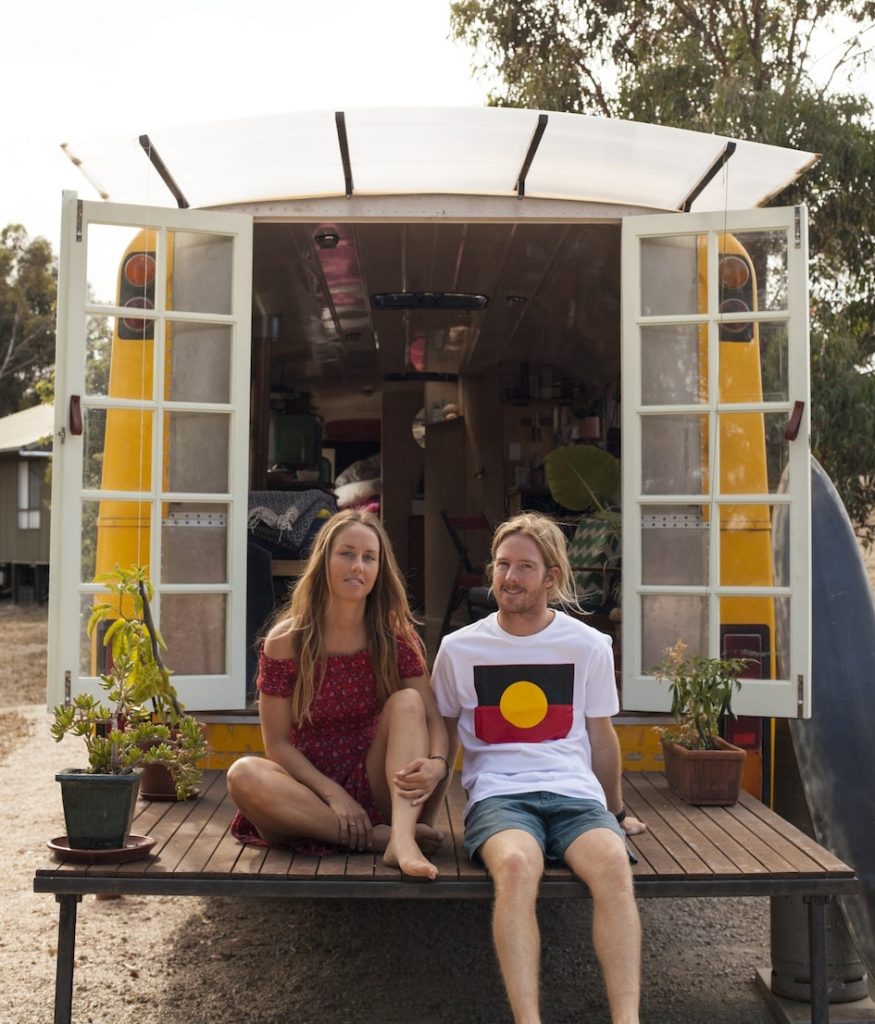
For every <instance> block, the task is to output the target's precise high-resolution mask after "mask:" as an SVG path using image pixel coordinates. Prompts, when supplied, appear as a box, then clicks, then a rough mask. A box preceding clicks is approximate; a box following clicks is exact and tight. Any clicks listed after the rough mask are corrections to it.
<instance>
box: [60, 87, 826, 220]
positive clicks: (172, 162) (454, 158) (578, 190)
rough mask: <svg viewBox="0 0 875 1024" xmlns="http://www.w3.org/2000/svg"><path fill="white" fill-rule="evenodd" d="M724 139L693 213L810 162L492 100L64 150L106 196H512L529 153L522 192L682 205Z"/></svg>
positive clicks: (226, 125)
mask: <svg viewBox="0 0 875 1024" xmlns="http://www.w3.org/2000/svg"><path fill="white" fill-rule="evenodd" d="M545 118H546V122H545V121H544V119H545ZM538 133H541V134H538ZM536 136H537V138H536ZM535 142H536V143H537V145H536V146H534V152H533V144H534V143H535ZM727 146H728V147H729V148H730V149H732V155H731V156H730V157H729V159H728V162H727V163H726V164H725V166H724V167H722V169H721V170H719V171H718V173H716V175H715V176H714V177H713V178H712V179H711V180H710V181H709V182H708V183H707V184H705V185H704V187H703V188H702V190H701V192H700V193H699V194H698V195H696V196H695V198H694V199H693V200H692V202H691V206H690V209H692V210H693V211H695V212H701V211H707V210H724V209H749V208H751V207H754V206H761V205H764V204H765V203H766V202H768V200H769V199H770V198H771V197H772V196H774V195H775V194H776V193H778V192H780V191H781V190H782V189H783V188H785V187H786V186H787V185H789V184H790V183H791V182H793V181H794V180H795V179H796V178H798V177H799V176H800V175H801V174H802V173H804V172H805V171H806V170H807V169H808V168H809V167H810V166H811V165H812V164H813V163H814V162H815V161H816V160H817V155H816V154H814V153H807V152H800V151H796V150H792V149H784V148H782V147H779V146H766V145H762V144H760V143H755V142H747V141H745V140H743V139H730V138H728V137H727V136H723V135H709V134H705V133H701V132H691V131H686V130H683V129H680V128H667V127H662V126H658V125H651V124H642V123H638V122H635V121H615V120H609V119H606V118H598V117H590V116H587V115H582V114H565V113H549V112H544V111H537V110H519V109H510V108H493V107H487V108H482V109H477V108H471V109H454V108H438V109H406V108H403V109H385V110H384V109H379V110H349V111H346V112H344V113H343V114H342V115H338V114H336V113H335V112H333V111H322V112H299V113H288V114H279V115H268V116H262V117H253V118H249V119H245V120H231V121H222V122H217V123H213V124H206V125H196V126H188V127H175V128H168V129H160V128H157V129H155V130H150V131H149V133H148V135H144V136H140V137H137V136H130V137H127V138H115V139H104V140H94V141H91V142H88V141H82V142H79V141H75V140H74V141H71V142H70V143H65V144H64V147H63V148H64V150H65V152H66V153H67V155H68V156H69V157H70V159H71V160H72V161H73V162H74V163H75V164H76V165H77V166H78V167H79V168H80V170H81V171H82V173H83V174H84V175H85V176H86V178H87V179H88V181H89V182H90V183H91V184H92V186H93V187H94V188H95V189H96V190H97V192H98V194H99V195H100V196H101V197H102V198H103V199H107V200H110V201H113V202H123V203H137V204H145V205H152V206H174V205H177V204H178V205H185V204H187V205H189V206H192V207H211V208H212V207H221V206H229V205H235V204H240V203H256V202H267V201H281V200H287V199H303V198H313V197H318V196H342V195H345V194H348V193H350V191H351V193H352V194H353V195H399V194H408V195H410V194H466V195H493V196H503V195H506V196H514V195H517V194H519V191H520V190H519V185H520V177H521V172H522V170H523V168H524V167H526V166H527V163H528V167H527V170H526V172H525V175H524V179H525V180H524V192H525V195H527V196H533V197H539V198H547V199H563V200H580V201H590V202H602V203H611V204H618V205H632V206H644V207H648V208H652V209H656V210H677V209H681V208H683V206H684V202H685V201H686V200H688V199H689V198H690V196H691V195H692V194H693V193H695V191H696V189H697V187H699V186H701V185H702V183H703V181H705V179H707V176H708V173H709V171H712V170H713V169H714V168H715V166H720V161H721V159H722V158H723V155H724V154H725V153H726V151H727ZM149 147H151V155H152V157H153V158H154V157H156V156H157V157H158V158H160V160H159V163H161V164H163V166H164V168H165V169H166V174H165V175H164V177H163V178H162V176H161V174H160V173H159V170H158V169H157V168H156V164H155V162H154V160H153V161H152V162H150V158H149V156H147V152H146V149H147V148H149ZM345 158H346V159H345ZM529 158H530V159H529ZM169 181H172V182H173V183H174V186H175V189H176V190H177V191H176V196H174V193H173V191H172V188H171V186H170V185H169V184H168V182H169Z"/></svg>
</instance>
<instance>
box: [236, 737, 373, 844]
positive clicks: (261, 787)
mask: <svg viewBox="0 0 875 1024" xmlns="http://www.w3.org/2000/svg"><path fill="white" fill-rule="evenodd" d="M228 792H229V793H230V795H231V799H232V800H233V801H234V803H235V804H236V805H237V806H238V807H239V808H240V810H241V811H242V812H243V814H244V815H246V817H247V818H248V819H249V820H250V821H251V822H252V824H253V825H254V826H255V827H256V829H257V830H258V834H259V835H260V836H261V838H262V839H264V840H266V841H267V842H269V843H271V842H273V843H276V842H284V841H286V840H288V839H301V838H307V839H316V840H319V841H320V842H325V843H342V842H343V840H342V838H341V836H340V830H339V828H338V823H337V815H336V814H335V813H334V811H332V810H331V808H330V807H329V806H328V804H326V803H325V802H324V801H322V800H320V799H319V797H318V796H316V794H315V793H314V792H313V790H312V789H308V788H307V787H306V786H302V785H301V783H300V782H297V781H296V780H295V779H293V778H292V777H291V775H289V773H288V772H287V771H286V770H285V769H284V768H281V767H280V766H279V765H278V764H276V763H275V762H274V761H268V760H267V759H266V758H263V757H243V758H241V759H240V760H239V761H235V762H234V764H232V765H231V767H230V768H229V769H228ZM383 838H384V840H385V841H388V839H387V837H383ZM375 841H376V837H375ZM375 848H381V847H375Z"/></svg>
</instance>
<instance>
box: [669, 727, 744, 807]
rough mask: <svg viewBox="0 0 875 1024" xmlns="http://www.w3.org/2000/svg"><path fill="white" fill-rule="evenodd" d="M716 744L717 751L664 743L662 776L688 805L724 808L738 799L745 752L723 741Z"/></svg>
mask: <svg viewBox="0 0 875 1024" xmlns="http://www.w3.org/2000/svg"><path fill="white" fill-rule="evenodd" d="M717 744H718V748H719V749H717V750H687V748H686V747H682V746H680V745H679V744H677V743H668V742H666V741H665V740H663V743H662V752H663V757H664V759H665V777H666V779H667V780H668V784H669V786H670V787H671V789H672V790H673V791H674V792H675V793H677V795H678V796H679V797H680V798H681V799H682V800H686V802H687V803H688V804H693V805H695V806H697V807H705V806H707V807H727V806H729V805H730V804H734V803H735V802H736V801H737V800H738V795H739V793H740V792H741V773H742V769H743V768H744V759H745V756H746V752H745V751H744V750H742V748H741V747H736V746H734V744H732V743H727V742H726V740H723V739H719V738H718V740H717Z"/></svg>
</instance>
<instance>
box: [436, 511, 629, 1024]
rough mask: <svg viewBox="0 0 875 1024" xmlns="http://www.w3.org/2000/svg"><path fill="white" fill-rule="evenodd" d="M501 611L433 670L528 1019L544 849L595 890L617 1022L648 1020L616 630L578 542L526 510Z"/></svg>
mask: <svg viewBox="0 0 875 1024" xmlns="http://www.w3.org/2000/svg"><path fill="white" fill-rule="evenodd" d="M490 572H491V582H492V589H493V592H494V594H495V598H496V601H497V602H498V612H497V613H494V614H492V615H490V616H489V617H488V618H486V619H483V620H481V621H479V622H475V623H472V624H471V625H470V626H466V627H465V628H464V629H460V630H458V631H457V632H455V633H452V634H450V635H449V636H447V637H445V638H444V640H443V642H442V644H441V647H440V650H439V651H438V654H437V658H436V660H435V664H434V672H433V675H432V680H433V685H434V689H435V696H436V698H437V703H438V707H439V709H440V711H441V714H443V715H444V717H445V718H446V719H447V727H448V729H449V731H450V738H451V743H454V741H455V738H456V737H458V740H459V741H460V742H461V745H462V750H463V754H464V756H463V766H462V785H463V786H464V788H465V790H466V791H467V794H468V805H467V807H466V809H465V848H466V850H467V852H468V855H469V856H470V857H471V858H472V859H474V858H475V857H479V858H481V859H482V861H483V863H484V864H485V865H486V867H487V869H488V870H489V874H490V876H491V877H492V881H493V886H494V891H495V905H494V910H493V923H492V929H493V938H494V940H495V948H496V952H497V955H498V961H499V965H500V967H501V973H502V976H503V978H504V984H505V988H506V989H507V994H508V999H509V1001H510V1005H511V1010H512V1011H513V1017H514V1021H515V1022H516V1024H538V1022H539V1021H540V1019H541V1018H540V1010H539V973H540V935H539V931H538V924H537V918H536V913H535V903H536V899H537V895H538V887H539V883H540V879H541V875H542V874H543V870H544V857H545V856H546V857H549V858H551V859H556V860H560V859H561V860H564V861H565V863H566V864H567V865H568V866H569V867H570V868H571V870H572V871H573V872H574V873H575V874H576V875H577V876H578V878H580V879H581V880H582V881H583V882H585V883H586V885H587V886H588V887H589V890H590V892H591V894H592V899H593V941H594V945H595V950H596V954H597V956H598V959H599V963H600V964H601V968H602V973H603V976H604V979H605V987H606V990H607V996H608V1002H609V1005H610V1008H611V1017H612V1020H613V1022H614V1024H634V1022H636V1021H637V1020H638V1003H639V988H640V983H639V979H640V945H641V938H640V926H639V922H638V911H637V907H636V904H635V897H634V892H633V887H632V874H631V870H630V867H629V857H628V852H627V849H626V843H625V835H624V833H627V834H630V835H631V834H635V833H637V832H641V831H643V830H644V829H645V827H646V826H645V825H644V824H643V822H640V821H638V820H637V819H635V818H633V817H631V816H630V815H627V814H626V813H625V811H624V810H623V803H622V793H621V782H620V778H621V769H620V747H619V743H618V741H617V736H616V733H615V732H614V727H613V724H612V722H611V716H612V715H614V714H616V713H617V711H618V710H619V702H618V700H617V690H616V685H615V682H614V663H613V657H612V654H611V641H610V638H609V637H607V636H605V635H604V634H602V633H599V632H598V631H597V630H595V629H592V628H591V627H590V626H587V625H584V623H582V622H580V621H578V620H577V619H575V618H573V617H572V616H570V615H567V614H566V613H565V612H563V611H559V610H557V609H554V608H553V607H551V605H554V604H569V603H571V604H573V603H574V599H573V595H574V586H573V582H572V575H571V568H570V566H569V563H568V556H567V554H566V550H565V538H564V536H563V534H562V532H561V530H560V529H559V528H558V526H556V524H555V523H554V522H553V521H552V520H550V519H548V518H547V517H546V516H541V515H537V514H534V513H523V514H522V515H518V516H516V517H515V518H513V519H511V520H509V521H508V522H506V523H503V524H502V525H501V526H499V527H498V529H497V530H496V532H495V535H494V537H493V541H492V562H491V565H490Z"/></svg>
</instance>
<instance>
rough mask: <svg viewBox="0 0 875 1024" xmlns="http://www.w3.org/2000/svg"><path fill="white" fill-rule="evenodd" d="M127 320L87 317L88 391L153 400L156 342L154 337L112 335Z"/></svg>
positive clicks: (121, 328)
mask: <svg viewBox="0 0 875 1024" xmlns="http://www.w3.org/2000/svg"><path fill="white" fill-rule="evenodd" d="M128 322H132V321H130V320H129V321H128ZM124 323H125V321H124V320H118V319H117V318H116V317H97V316H92V317H88V321H87V324H86V342H85V344H86V351H85V393H86V394H88V395H109V396H110V397H112V398H137V399H140V398H145V399H147V400H150V399H152V398H154V393H153V391H154V377H155V374H154V359H155V344H154V342H153V341H152V339H151V337H150V338H149V339H146V340H143V339H142V338H139V337H138V338H130V337H127V338H126V337H123V336H120V335H119V334H115V335H113V331H114V330H116V325H117V324H122V325H123V324H124ZM150 324H151V321H150ZM118 330H119V331H123V330H124V328H123V327H119V328H118ZM150 333H151V328H150Z"/></svg>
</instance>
